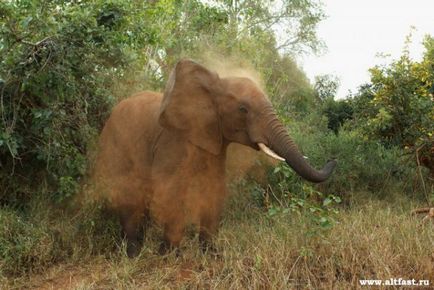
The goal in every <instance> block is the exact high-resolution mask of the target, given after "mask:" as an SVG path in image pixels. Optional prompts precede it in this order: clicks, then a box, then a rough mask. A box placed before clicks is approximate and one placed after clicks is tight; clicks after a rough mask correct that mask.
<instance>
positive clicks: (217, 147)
mask: <svg viewBox="0 0 434 290" xmlns="http://www.w3.org/2000/svg"><path fill="white" fill-rule="evenodd" d="M219 86H220V79H219V76H218V75H217V74H216V73H214V72H211V71H209V70H208V69H206V68H205V67H203V66H201V65H199V64H197V63H195V62H194V61H191V60H181V61H179V62H178V63H177V64H176V66H175V68H174V69H173V71H172V73H171V74H170V77H169V80H168V82H167V85H166V88H165V91H164V97H163V101H162V104H161V109H160V118H159V123H160V125H161V126H163V127H165V128H168V129H175V130H182V131H184V132H185V133H186V134H187V136H188V139H189V140H190V142H191V143H193V144H194V145H196V146H198V147H200V148H202V149H205V150H206V151H208V152H211V153H213V154H215V155H217V154H219V153H220V151H221V147H222V133H221V131H220V124H219V123H220V122H219V118H218V115H217V107H216V105H215V99H214V98H215V96H216V93H217V92H218V90H219Z"/></svg>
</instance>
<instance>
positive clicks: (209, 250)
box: [199, 237, 221, 259]
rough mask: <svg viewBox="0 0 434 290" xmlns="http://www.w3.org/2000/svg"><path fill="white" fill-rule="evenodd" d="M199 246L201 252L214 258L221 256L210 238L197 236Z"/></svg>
mask: <svg viewBox="0 0 434 290" xmlns="http://www.w3.org/2000/svg"><path fill="white" fill-rule="evenodd" d="M199 247H200V250H201V252H202V253H203V254H206V255H209V256H211V257H212V258H214V259H218V258H221V253H220V252H219V250H218V249H217V247H216V246H215V245H214V243H213V242H212V241H211V240H208V239H201V238H200V237H199Z"/></svg>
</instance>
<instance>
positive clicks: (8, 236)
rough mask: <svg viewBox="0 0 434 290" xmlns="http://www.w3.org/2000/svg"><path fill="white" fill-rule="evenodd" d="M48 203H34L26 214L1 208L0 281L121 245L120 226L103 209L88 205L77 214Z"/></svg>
mask: <svg viewBox="0 0 434 290" xmlns="http://www.w3.org/2000/svg"><path fill="white" fill-rule="evenodd" d="M43 195H44V194H40V196H43ZM46 204H47V201H43V200H42V201H41V200H40V201H39V202H35V201H32V206H31V207H30V208H28V209H27V210H26V211H25V212H23V211H17V210H16V209H9V208H2V209H0V278H1V277H2V276H20V275H23V274H25V273H30V272H33V273H34V272H39V271H41V270H42V269H44V267H46V266H47V265H51V264H53V263H55V262H59V261H62V260H69V261H71V260H75V259H77V260H84V259H86V257H89V256H90V255H96V254H105V253H109V252H112V249H113V248H114V247H115V246H116V242H117V243H118V244H121V242H120V241H119V238H120V237H119V235H118V233H119V232H120V229H119V225H118V223H117V221H115V220H114V219H113V218H112V217H111V216H110V215H108V212H107V211H106V210H105V209H104V208H103V207H102V206H100V205H99V206H97V205H91V204H88V205H85V206H84V207H83V208H81V209H79V210H75V211H74V210H60V209H56V208H54V207H50V206H47V205H46Z"/></svg>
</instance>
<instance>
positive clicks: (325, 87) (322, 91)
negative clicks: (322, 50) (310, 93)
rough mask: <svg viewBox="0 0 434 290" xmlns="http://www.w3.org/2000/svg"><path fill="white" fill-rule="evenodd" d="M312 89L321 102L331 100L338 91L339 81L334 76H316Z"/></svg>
mask: <svg viewBox="0 0 434 290" xmlns="http://www.w3.org/2000/svg"><path fill="white" fill-rule="evenodd" d="M314 89H315V91H316V93H317V94H318V98H319V99H320V100H321V101H325V100H327V99H333V98H334V97H335V96H336V93H337V92H338V89H339V79H338V78H337V77H336V76H334V75H319V76H316V77H315V84H314Z"/></svg>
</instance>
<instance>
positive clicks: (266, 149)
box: [257, 143, 285, 161]
mask: <svg viewBox="0 0 434 290" xmlns="http://www.w3.org/2000/svg"><path fill="white" fill-rule="evenodd" d="M257 144H258V147H259V148H260V149H261V151H262V152H264V153H265V154H267V155H268V156H270V157H271V158H274V159H276V160H279V161H285V158H283V157H281V156H279V155H278V154H277V153H276V152H274V151H273V150H271V148H270V147H268V146H267V145H265V144H264V143H257Z"/></svg>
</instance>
